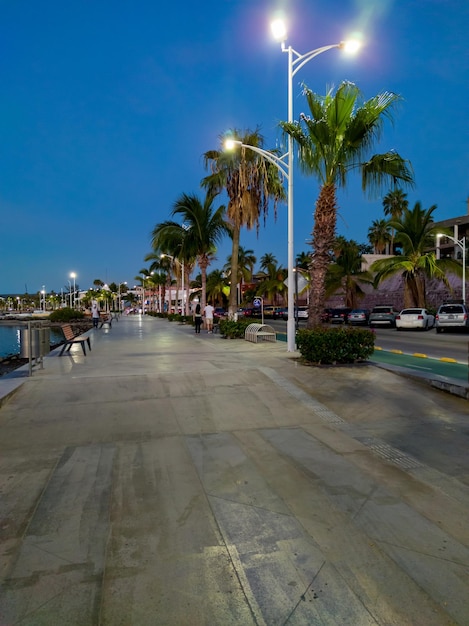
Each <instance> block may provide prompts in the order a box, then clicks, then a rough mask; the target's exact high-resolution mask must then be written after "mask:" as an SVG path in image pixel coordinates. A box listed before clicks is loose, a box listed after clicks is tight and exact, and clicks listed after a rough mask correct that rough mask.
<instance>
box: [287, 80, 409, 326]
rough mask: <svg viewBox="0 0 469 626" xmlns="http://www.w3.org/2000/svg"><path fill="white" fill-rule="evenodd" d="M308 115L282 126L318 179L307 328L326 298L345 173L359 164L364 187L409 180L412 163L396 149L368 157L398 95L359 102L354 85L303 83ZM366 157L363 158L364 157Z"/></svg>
mask: <svg viewBox="0 0 469 626" xmlns="http://www.w3.org/2000/svg"><path fill="white" fill-rule="evenodd" d="M305 96H306V101H307V104H308V108H309V111H310V115H308V116H307V115H305V114H301V116H300V119H299V121H297V122H292V123H288V122H281V124H280V126H281V128H283V130H284V131H285V132H286V133H287V134H288V135H290V136H291V137H292V138H293V140H294V142H295V143H296V145H297V147H298V152H299V164H300V167H301V168H302V169H303V171H304V172H305V173H307V174H311V175H314V176H316V178H317V179H318V180H319V183H320V190H319V196H318V198H317V201H316V207H315V212H314V227H313V233H312V246H313V251H314V252H313V259H312V264H311V269H310V279H311V286H310V298H309V317H308V328H312V327H313V326H315V325H319V324H320V322H321V313H322V310H323V307H324V301H325V277H326V272H327V267H328V265H329V262H330V251H331V249H332V245H333V243H334V239H335V232H336V222H337V189H338V188H339V187H345V185H346V182H347V179H348V174H349V173H350V172H351V171H355V170H357V169H359V170H360V171H361V175H362V188H363V190H366V189H368V190H371V189H373V188H380V187H381V186H382V185H383V184H384V183H385V182H389V180H391V182H394V183H395V182H396V181H402V182H403V183H407V184H412V174H411V170H410V167H409V165H408V163H406V161H404V159H403V158H402V157H401V156H399V154H397V153H395V152H387V153H385V154H377V155H374V156H371V157H370V158H368V155H369V152H370V150H371V149H372V147H373V145H374V143H375V142H376V140H377V139H379V137H380V134H381V130H382V126H383V122H384V119H386V118H390V117H391V109H392V106H393V105H394V104H395V103H396V102H397V101H398V100H399V96H397V95H396V94H393V93H389V92H384V93H381V94H378V95H377V96H375V97H374V98H371V99H370V100H367V101H364V102H361V93H360V90H359V89H358V87H357V86H356V85H354V84H353V83H349V82H343V83H342V84H341V85H340V86H339V87H338V89H337V91H336V92H335V94H334V93H333V91H332V90H330V91H329V92H328V93H327V94H326V95H325V96H319V95H317V94H315V93H313V92H312V91H311V90H310V89H307V88H306V87H305ZM364 159H367V160H364Z"/></svg>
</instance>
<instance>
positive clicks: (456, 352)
mask: <svg viewBox="0 0 469 626" xmlns="http://www.w3.org/2000/svg"><path fill="white" fill-rule="evenodd" d="M264 323H265V324H269V325H271V326H273V327H274V328H275V329H276V330H277V331H279V332H286V330H287V324H286V322H284V321H283V320H267V319H266V320H264ZM299 327H300V328H305V327H306V321H305V320H300V323H299ZM373 330H374V332H375V333H376V343H375V345H376V346H378V347H380V348H382V349H383V350H396V351H399V350H401V351H402V352H404V353H405V354H421V355H425V356H426V357H429V358H434V359H450V360H455V361H457V362H458V363H464V364H466V365H467V364H468V359H469V333H461V332H445V333H441V334H437V333H436V331H435V330H434V329H433V330H429V331H426V332H421V331H397V330H396V329H395V328H374V329H373Z"/></svg>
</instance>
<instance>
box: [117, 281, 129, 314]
mask: <svg viewBox="0 0 469 626" xmlns="http://www.w3.org/2000/svg"><path fill="white" fill-rule="evenodd" d="M122 285H127V281H124V282H123V283H119V313H122V296H121V286H122Z"/></svg>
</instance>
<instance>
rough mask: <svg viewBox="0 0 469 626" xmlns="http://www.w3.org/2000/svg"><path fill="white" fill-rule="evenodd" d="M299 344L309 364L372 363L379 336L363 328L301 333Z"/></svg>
mask: <svg viewBox="0 0 469 626" xmlns="http://www.w3.org/2000/svg"><path fill="white" fill-rule="evenodd" d="M296 344H297V346H298V350H299V351H300V352H301V356H302V357H303V358H304V359H305V360H306V361H308V362H309V363H315V364H317V365H319V364H334V363H354V362H355V361H364V360H366V359H368V358H369V357H370V356H371V355H372V354H373V351H374V347H375V334H374V333H373V332H372V331H371V330H367V329H363V328H348V327H341V328H321V327H318V328H314V329H313V330H299V331H298V332H297V335H296Z"/></svg>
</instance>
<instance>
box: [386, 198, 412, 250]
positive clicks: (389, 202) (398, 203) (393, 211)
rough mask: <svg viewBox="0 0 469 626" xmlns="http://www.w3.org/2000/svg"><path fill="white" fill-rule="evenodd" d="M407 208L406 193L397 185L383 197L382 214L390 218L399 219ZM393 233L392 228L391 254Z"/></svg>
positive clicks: (392, 239)
mask: <svg viewBox="0 0 469 626" xmlns="http://www.w3.org/2000/svg"><path fill="white" fill-rule="evenodd" d="M407 208H409V201H408V200H407V194H406V193H404V192H403V191H402V189H399V187H396V188H395V189H393V190H392V191H389V192H388V193H387V194H386V195H385V196H384V198H383V210H384V215H386V216H388V217H389V219H390V220H393V221H395V220H399V219H400V218H401V216H402V213H403V212H404V209H407ZM394 234H395V233H394V229H391V254H394Z"/></svg>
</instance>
